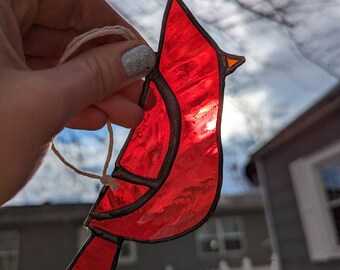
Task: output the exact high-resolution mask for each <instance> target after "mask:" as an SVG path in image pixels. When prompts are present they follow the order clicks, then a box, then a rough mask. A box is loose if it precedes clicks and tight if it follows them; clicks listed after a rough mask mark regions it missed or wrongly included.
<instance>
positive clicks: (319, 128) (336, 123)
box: [256, 109, 340, 270]
mask: <svg viewBox="0 0 340 270" xmlns="http://www.w3.org/2000/svg"><path fill="white" fill-rule="evenodd" d="M339 119H340V109H337V110H335V111H333V113H332V114H331V115H327V117H326V118H323V119H321V120H320V121H318V122H317V123H314V124H313V125H311V126H309V127H308V128H306V129H304V130H303V131H302V132H301V133H299V134H298V135H297V136H295V137H293V138H292V139H290V140H289V141H288V142H286V143H284V144H282V145H281V146H279V147H278V148H275V149H272V150H271V151H270V152H267V153H265V154H263V155H261V158H257V159H256V162H257V163H258V164H259V163H261V168H262V170H263V171H262V173H263V174H264V175H265V178H266V180H265V181H266V182H265V185H264V188H266V189H267V190H266V191H267V193H268V199H269V202H268V203H270V204H271V209H272V213H271V214H272V217H273V223H274V228H275V233H276V236H277V240H278V246H279V252H280V255H281V260H282V269H283V270H339V269H340V261H339V260H338V261H331V262H325V263H312V262H310V259H309V256H308V253H307V246H306V241H305V238H304V233H303V229H302V224H301V220H300V215H299V212H298V207H297V202H296V199H295V195H294V190H293V186H292V180H291V176H290V173H289V169H288V166H289V164H290V163H291V162H292V161H294V160H296V159H298V158H299V157H302V156H305V155H308V154H311V153H312V152H314V151H317V150H318V149H320V148H322V147H325V146H327V145H329V144H331V143H334V142H335V141H337V140H339V139H340V120H339Z"/></svg>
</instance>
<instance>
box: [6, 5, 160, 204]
mask: <svg viewBox="0 0 340 270" xmlns="http://www.w3.org/2000/svg"><path fill="white" fill-rule="evenodd" d="M117 24H119V25H123V26H126V27H128V28H130V29H131V30H132V31H133V32H134V33H135V34H136V35H137V36H138V37H139V40H137V41H124V40H123V39H122V38H121V37H118V36H110V37H105V38H100V39H96V40H94V41H92V42H90V43H89V44H86V45H85V46H83V47H82V48H81V50H80V52H78V53H77V55H75V56H74V58H72V59H71V60H70V61H68V62H66V63H65V64H63V65H60V66H57V67H56V64H57V63H58V61H59V59H60V57H61V55H62V54H63V51H64V49H65V47H66V46H67V44H68V43H69V42H70V41H71V40H72V39H73V38H74V37H76V36H78V35H79V34H81V33H84V32H87V31H88V30H91V29H93V28H99V27H103V26H107V25H117ZM144 43H145V42H144V41H143V39H142V38H141V37H140V36H139V35H138V33H137V32H136V31H135V30H133V29H132V28H131V27H130V26H128V24H127V23H126V22H125V21H124V20H123V19H122V18H121V17H120V16H119V15H117V13H115V11H114V10H113V9H112V8H111V7H110V6H109V5H108V4H107V3H106V2H105V1H104V0H59V1H55V0H44V1H39V0H7V1H1V2H0V205H2V204H3V203H5V202H6V201H7V200H9V199H10V198H11V197H13V196H14V195H15V194H16V192H18V191H19V190H20V188H22V187H23V186H24V185H25V184H26V182H27V181H28V179H30V177H31V176H32V175H33V174H34V172H35V171H36V169H37V168H38V166H39V165H40V163H41V160H42V158H43V156H44V154H45V152H46V150H47V148H48V146H49V144H50V142H51V139H52V138H53V136H55V135H56V134H57V133H58V132H60V131H61V130H62V129H63V128H64V127H65V126H69V127H71V128H81V129H92V130H93V129H99V128H101V127H102V126H103V125H104V124H105V123H106V121H107V120H108V119H110V120H111V121H112V122H113V123H116V124H119V125H122V126H125V127H135V126H137V125H138V124H139V122H140V121H141V120H142V118H143V110H142V109H141V108H140V107H139V106H138V100H139V96H140V93H141V85H142V81H141V78H142V77H144V76H145V75H146V74H147V72H148V70H149V69H150V68H152V65H153V63H154V54H153V53H152V51H151V49H150V48H149V47H148V46H145V45H142V44H144ZM134 48H137V49H134ZM131 50H133V51H134V52H136V51H137V53H133V55H132V56H133V58H134V59H133V60H137V61H139V65H137V66H131V61H124V60H123V61H122V56H123V55H125V58H126V57H127V58H129V56H131V55H130V53H129V52H130V51H131ZM125 58H123V59H125ZM128 60H130V59H128ZM129 63H130V65H129ZM132 64H133V63H132Z"/></svg>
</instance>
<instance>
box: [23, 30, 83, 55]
mask: <svg viewBox="0 0 340 270" xmlns="http://www.w3.org/2000/svg"><path fill="white" fill-rule="evenodd" d="M79 34H80V33H79V32H78V31H76V30H74V29H71V28H69V29H66V30H57V29H51V28H46V27H41V26H38V25H34V26H32V27H31V28H30V30H29V31H28V32H27V33H26V34H25V35H24V36H23V39H22V40H23V48H24V52H25V54H26V55H30V56H42V57H55V58H60V57H61V56H62V55H63V53H64V50H65V48H66V46H67V45H68V44H69V43H70V41H71V40H72V39H73V38H75V37H76V36H78V35H79Z"/></svg>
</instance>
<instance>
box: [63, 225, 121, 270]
mask: <svg viewBox="0 0 340 270" xmlns="http://www.w3.org/2000/svg"><path fill="white" fill-rule="evenodd" d="M113 240H114V241H113ZM121 245H122V241H120V240H118V239H117V240H116V239H110V240H107V239H104V238H102V237H100V236H98V235H96V234H95V233H94V232H92V234H91V236H90V237H89V239H88V240H87V241H86V242H85V243H84V245H83V246H82V248H81V249H80V250H79V251H78V253H77V255H76V257H75V258H74V259H73V260H72V262H71V264H70V265H69V266H68V267H67V270H94V269H100V270H114V269H116V265H117V262H118V256H119V252H120V247H121Z"/></svg>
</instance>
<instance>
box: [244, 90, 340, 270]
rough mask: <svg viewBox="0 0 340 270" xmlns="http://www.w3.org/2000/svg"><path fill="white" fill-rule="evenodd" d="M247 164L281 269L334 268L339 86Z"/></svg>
mask: <svg viewBox="0 0 340 270" xmlns="http://www.w3.org/2000/svg"><path fill="white" fill-rule="evenodd" d="M252 162H253V164H250V165H249V166H248V175H250V176H251V178H252V179H253V181H254V182H256V181H259V182H260V185H261V186H262V188H263V191H264V197H265V198H264V200H265V210H266V215H267V217H268V224H269V225H268V227H269V231H270V235H271V239H272V245H273V250H274V252H276V253H277V254H278V255H279V258H280V263H281V267H282V270H323V269H325V270H326V269H327V270H338V269H340V86H339V85H338V86H337V87H335V88H334V89H333V90H332V91H330V92H329V93H328V94H327V95H326V96H325V97H324V98H322V99H321V100H320V101H319V102H317V103H316V104H315V105H314V106H312V107H311V108H310V109H308V110H307V111H306V112H305V113H303V114H302V115H301V116H300V117H298V118H297V119H296V120H295V121H294V122H293V123H291V124H290V125H289V126H287V127H286V128H285V129H283V130H282V131H281V132H279V133H278V134H277V135H276V136H275V137H274V138H272V139H271V140H270V141H269V142H267V143H266V144H265V145H264V146H262V147H261V148H259V149H258V150H257V151H256V152H255V153H254V154H253V155H252ZM254 164H255V165H256V170H257V173H255V170H254V169H253V170H252V169H251V167H252V165H254Z"/></svg>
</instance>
